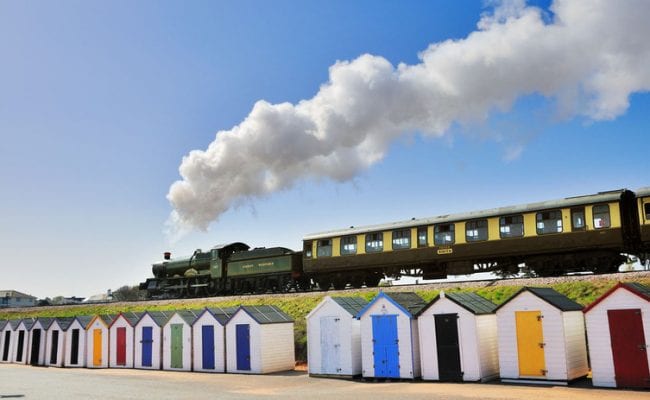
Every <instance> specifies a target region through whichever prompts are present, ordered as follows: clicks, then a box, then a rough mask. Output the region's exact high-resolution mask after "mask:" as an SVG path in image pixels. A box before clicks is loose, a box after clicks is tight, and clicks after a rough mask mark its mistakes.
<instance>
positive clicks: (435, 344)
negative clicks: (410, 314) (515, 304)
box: [417, 292, 499, 381]
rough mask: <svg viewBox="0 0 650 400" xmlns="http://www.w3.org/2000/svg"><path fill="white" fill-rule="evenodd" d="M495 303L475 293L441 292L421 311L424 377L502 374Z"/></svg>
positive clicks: (465, 378)
mask: <svg viewBox="0 0 650 400" xmlns="http://www.w3.org/2000/svg"><path fill="white" fill-rule="evenodd" d="M496 308H497V306H496V304H494V303H492V302H490V301H488V300H486V299H484V298H483V297H481V296H479V295H477V294H476V293H444V292H440V294H439V295H438V296H436V297H435V298H434V299H433V300H432V301H431V302H430V303H429V304H428V305H427V306H426V307H425V308H424V309H422V311H420V313H419V314H418V315H417V318H418V332H419V335H420V357H421V364H422V379H426V380H440V381H488V380H490V379H494V378H498V377H499V358H498V347H497V317H496V314H494V310H495V309H496Z"/></svg>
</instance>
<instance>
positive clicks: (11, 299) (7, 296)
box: [0, 290, 37, 308]
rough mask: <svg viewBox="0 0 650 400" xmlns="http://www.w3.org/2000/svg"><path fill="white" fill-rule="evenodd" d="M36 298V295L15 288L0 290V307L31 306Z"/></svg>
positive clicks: (34, 303)
mask: <svg viewBox="0 0 650 400" xmlns="http://www.w3.org/2000/svg"><path fill="white" fill-rule="evenodd" d="M36 300H37V299H36V297H34V296H30V295H28V294H25V293H21V292H18V291H16V290H0V308H2V307H6V308H8V307H32V306H34V305H36Z"/></svg>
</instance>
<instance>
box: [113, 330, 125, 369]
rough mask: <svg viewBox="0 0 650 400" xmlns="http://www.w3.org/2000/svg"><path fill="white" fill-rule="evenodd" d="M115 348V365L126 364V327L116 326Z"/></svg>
mask: <svg viewBox="0 0 650 400" xmlns="http://www.w3.org/2000/svg"><path fill="white" fill-rule="evenodd" d="M116 339H117V340H116V342H117V348H116V349H115V350H116V355H115V356H116V357H115V358H116V360H115V363H116V364H117V365H126V328H125V327H120V328H117V338H116Z"/></svg>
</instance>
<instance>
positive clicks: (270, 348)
mask: <svg viewBox="0 0 650 400" xmlns="http://www.w3.org/2000/svg"><path fill="white" fill-rule="evenodd" d="M226 360H227V361H226V371H227V372H233V373H243V374H268V373H271V372H279V371H290V370H293V369H294V368H295V364H296V361H295V347H294V336H293V319H292V318H291V317H290V316H288V315H287V314H285V313H284V312H282V310H280V309H279V308H277V307H275V306H264V305H261V306H240V307H239V309H238V310H237V311H236V312H235V314H234V315H233V316H232V317H230V319H229V320H228V322H227V323H226Z"/></svg>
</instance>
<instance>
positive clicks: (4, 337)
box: [0, 320, 14, 363]
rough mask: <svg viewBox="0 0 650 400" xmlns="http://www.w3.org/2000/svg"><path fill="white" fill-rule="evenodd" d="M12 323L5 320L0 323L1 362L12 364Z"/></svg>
mask: <svg viewBox="0 0 650 400" xmlns="http://www.w3.org/2000/svg"><path fill="white" fill-rule="evenodd" d="M11 322H12V321H8V320H4V321H2V322H0V362H2V363H8V362H11V348H12V339H13V336H12V334H13V333H14V330H13V328H12V324H11Z"/></svg>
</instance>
